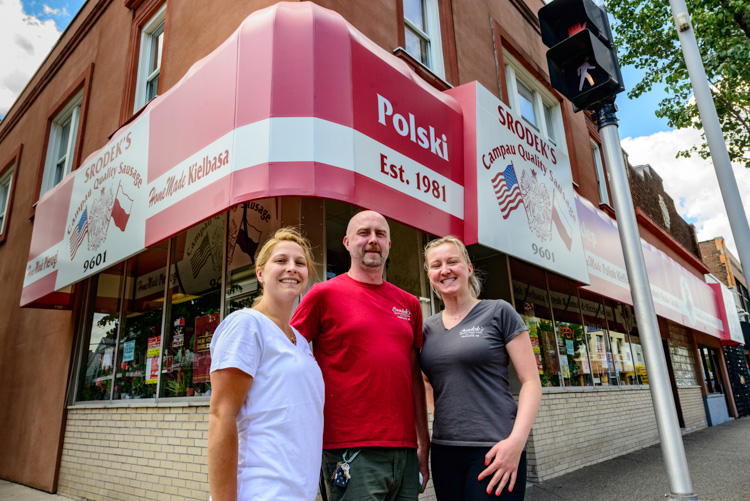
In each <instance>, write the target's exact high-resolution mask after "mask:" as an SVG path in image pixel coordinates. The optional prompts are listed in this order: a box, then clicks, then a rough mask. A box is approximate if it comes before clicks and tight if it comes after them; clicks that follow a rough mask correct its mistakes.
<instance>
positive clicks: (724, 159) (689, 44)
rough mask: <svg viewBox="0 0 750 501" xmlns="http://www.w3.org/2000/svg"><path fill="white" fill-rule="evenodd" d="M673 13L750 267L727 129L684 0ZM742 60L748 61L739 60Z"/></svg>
mask: <svg viewBox="0 0 750 501" xmlns="http://www.w3.org/2000/svg"><path fill="white" fill-rule="evenodd" d="M669 4H670V6H671V7H672V15H673V16H674V20H675V24H676V26H677V35H678V36H679V38H680V44H681V45H682V53H683V55H684V56H685V65H686V66H687V70H688V74H689V75H690V83H691V84H692V85H693V93H694V94H695V101H696V104H697V105H698V112H699V113H700V117H701V123H702V124H703V131H704V132H705V134H706V142H707V143H708V149H709V151H710V152H711V160H712V161H713V164H714V169H715V170H716V177H717V178H718V180H719V188H720V189H721V197H722V198H723V199H724V206H725V207H726V210H727V216H728V218H729V226H730V228H731V229H732V235H733V236H734V241H735V243H736V244H737V253H738V254H739V258H740V262H741V263H742V268H743V269H744V270H750V228H749V227H748V223H747V216H746V214H745V209H744V207H743V206H742V199H741V198H740V191H739V189H738V188H737V180H736V179H735V177H734V172H732V163H731V161H730V160H729V153H727V145H726V143H725V142H724V133H723V132H722V130H721V125H720V124H719V117H718V116H717V115H716V107H715V106H714V100H713V96H712V95H711V88H710V87H709V85H708V78H707V77H706V70H705V69H704V68H703V61H702V60H701V55H700V51H699V50H698V43H697V42H696V40H695V32H694V31H693V29H692V26H691V23H690V15H689V14H688V11H687V7H686V6H685V1H684V0H670V1H669ZM738 63H739V64H746V63H742V62H741V61H738Z"/></svg>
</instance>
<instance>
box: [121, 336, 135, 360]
mask: <svg viewBox="0 0 750 501" xmlns="http://www.w3.org/2000/svg"><path fill="white" fill-rule="evenodd" d="M134 358H135V339H134V340H132V341H126V342H124V343H123V344H122V361H123V362H132V361H133V359H134Z"/></svg>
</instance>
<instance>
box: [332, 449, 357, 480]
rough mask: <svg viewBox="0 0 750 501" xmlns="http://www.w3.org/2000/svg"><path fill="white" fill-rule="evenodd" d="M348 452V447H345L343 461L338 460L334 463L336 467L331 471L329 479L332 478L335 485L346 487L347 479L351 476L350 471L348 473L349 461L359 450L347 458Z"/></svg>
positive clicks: (352, 459)
mask: <svg viewBox="0 0 750 501" xmlns="http://www.w3.org/2000/svg"><path fill="white" fill-rule="evenodd" d="M348 453H349V449H347V450H346V451H345V452H344V456H343V459H344V460H343V461H339V462H338V463H336V469H335V470H334V472H333V475H331V480H333V485H336V486H338V487H342V488H343V487H346V486H347V484H348V483H349V479H350V478H352V475H351V473H349V469H350V468H351V466H350V463H351V462H352V461H354V458H356V457H357V456H358V455H359V453H360V451H357V452H355V453H354V454H353V455H352V457H350V458H349V459H347V457H346V456H347V454H348Z"/></svg>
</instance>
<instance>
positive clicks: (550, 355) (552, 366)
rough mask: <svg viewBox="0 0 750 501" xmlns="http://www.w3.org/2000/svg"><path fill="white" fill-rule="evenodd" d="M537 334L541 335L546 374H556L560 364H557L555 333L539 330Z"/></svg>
mask: <svg viewBox="0 0 750 501" xmlns="http://www.w3.org/2000/svg"><path fill="white" fill-rule="evenodd" d="M539 334H540V335H541V336H542V347H543V348H544V359H545V360H546V362H547V374H558V373H559V372H560V366H559V364H558V358H557V350H556V349H555V333H554V332H552V331H550V330H540V331H539Z"/></svg>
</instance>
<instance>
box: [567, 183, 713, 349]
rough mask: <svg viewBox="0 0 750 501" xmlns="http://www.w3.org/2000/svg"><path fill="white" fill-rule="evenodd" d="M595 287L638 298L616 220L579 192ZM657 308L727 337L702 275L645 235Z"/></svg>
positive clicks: (664, 314) (614, 296) (626, 300)
mask: <svg viewBox="0 0 750 501" xmlns="http://www.w3.org/2000/svg"><path fill="white" fill-rule="evenodd" d="M576 204H577V205H578V215H579V217H580V222H581V236H582V238H583V247H584V250H585V253H586V266H587V267H588V272H589V278H590V280H591V285H588V286H585V287H584V288H585V289H588V290H590V291H592V292H596V293H598V294H601V295H602V296H606V297H609V298H612V299H616V300H618V301H621V302H623V303H627V304H629V305H632V304H633V299H632V296H631V295H630V282H629V281H628V275H627V271H626V269H625V257H624V255H623V252H622V245H621V244H620V235H619V232H618V229H617V222H616V221H615V220H613V219H612V218H610V217H609V216H608V215H606V214H605V213H604V212H602V211H600V210H599V209H597V208H595V207H594V206H593V205H592V204H591V202H589V201H588V200H585V199H583V198H581V197H579V196H576ZM641 247H642V248H643V257H644V259H645V261H646V268H647V272H648V278H649V281H650V283H651V295H652V297H653V299H654V307H655V308H656V313H657V314H658V315H660V316H662V317H664V318H667V319H669V320H672V321H674V322H676V323H678V324H681V325H684V326H686V327H689V328H691V329H695V330H697V331H700V332H705V333H707V334H710V335H712V336H715V337H722V336H723V332H724V326H723V322H722V320H721V313H720V312H719V310H718V305H717V298H716V294H715V293H714V291H713V290H712V289H711V287H710V286H709V285H708V284H707V283H706V282H705V281H703V280H701V278H699V277H698V276H696V275H695V274H693V273H691V272H690V271H689V270H687V269H685V268H684V267H682V266H680V265H679V264H678V263H677V262H675V261H674V260H673V259H672V258H671V257H669V256H667V255H666V254H665V253H664V252H662V251H661V250H659V249H657V248H656V247H654V246H652V245H651V244H649V243H647V242H645V241H644V240H642V239H641Z"/></svg>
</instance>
